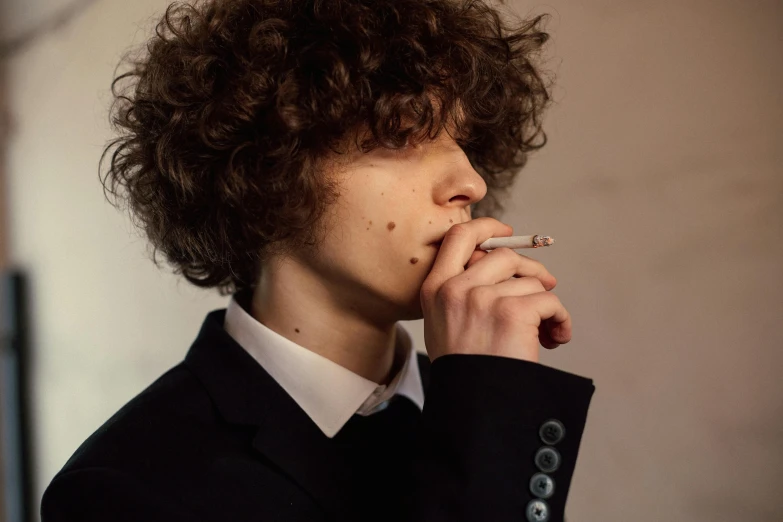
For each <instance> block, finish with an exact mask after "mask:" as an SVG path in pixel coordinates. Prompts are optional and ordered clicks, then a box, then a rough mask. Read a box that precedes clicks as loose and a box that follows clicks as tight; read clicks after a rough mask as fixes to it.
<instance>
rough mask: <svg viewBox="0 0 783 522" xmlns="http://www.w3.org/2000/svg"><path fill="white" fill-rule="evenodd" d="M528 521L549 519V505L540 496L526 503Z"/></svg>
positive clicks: (535, 521) (537, 521)
mask: <svg viewBox="0 0 783 522" xmlns="http://www.w3.org/2000/svg"><path fill="white" fill-rule="evenodd" d="M526 514H527V520H528V522H546V521H547V520H549V506H548V505H547V503H546V502H544V501H543V500H541V499H540V498H534V499H533V500H531V501H530V502H528V503H527V513H526Z"/></svg>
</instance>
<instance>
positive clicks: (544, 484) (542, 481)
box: [530, 473, 555, 498]
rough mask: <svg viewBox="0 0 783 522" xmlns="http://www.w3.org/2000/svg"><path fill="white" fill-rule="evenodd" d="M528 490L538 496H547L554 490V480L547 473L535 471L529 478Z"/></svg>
mask: <svg viewBox="0 0 783 522" xmlns="http://www.w3.org/2000/svg"><path fill="white" fill-rule="evenodd" d="M530 492H531V493H532V494H534V495H535V496H537V497H538V498H549V497H551V496H552V493H554V492H555V481H554V480H552V478H551V477H550V476H549V475H544V474H543V473H536V474H535V475H533V477H532V478H531V479H530Z"/></svg>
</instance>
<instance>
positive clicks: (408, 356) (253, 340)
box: [224, 297, 424, 438]
mask: <svg viewBox="0 0 783 522" xmlns="http://www.w3.org/2000/svg"><path fill="white" fill-rule="evenodd" d="M396 327H397V346H396V348H397V349H398V350H402V351H404V353H405V362H404V364H403V366H402V368H401V369H400V371H399V372H398V373H397V374H396V375H395V376H394V378H393V379H392V381H391V382H390V383H389V384H388V385H383V384H378V383H376V382H373V381H371V380H369V379H366V378H364V377H362V376H361V375H358V374H356V373H354V372H352V371H351V370H349V369H347V368H344V367H343V366H340V365H339V364H337V363H335V362H334V361H332V360H330V359H327V358H326V357H324V356H322V355H320V354H317V353H315V352H313V351H311V350H308V349H307V348H305V347H304V346H301V345H299V344H297V343H295V342H293V341H291V340H290V339H288V338H286V337H283V336H282V335H280V334H279V333H277V332H275V331H274V330H272V329H271V328H269V327H268V326H266V325H265V324H263V323H261V322H260V321H258V320H257V319H255V318H254V317H253V316H251V315H250V314H249V313H248V312H247V311H246V310H245V309H244V308H243V307H242V306H241V305H240V304H239V303H238V302H237V300H236V297H232V298H231V301H230V302H229V304H228V308H227V310H226V319H225V322H224V328H225V330H226V332H228V334H229V335H230V336H231V337H232V338H233V339H234V340H235V341H236V342H237V343H238V344H239V345H240V346H241V347H242V348H244V349H245V350H246V351H247V352H248V353H249V354H250V355H251V356H252V357H253V359H255V360H256V361H257V362H258V363H259V364H260V365H261V366H262V367H263V368H264V370H266V371H267V373H269V375H271V376H272V378H273V379H275V381H277V383H278V384H279V385H280V386H281V387H282V388H283V389H284V390H285V391H286V392H287V393H288V395H290V396H291V398H292V399H294V401H296V403H297V404H298V405H299V407H301V408H302V409H303V410H304V411H305V413H307V415H308V416H309V417H310V418H311V419H312V420H313V422H315V424H316V425H317V426H318V427H319V428H320V429H321V431H323V432H324V434H325V435H326V436H327V437H329V438H331V437H334V436H335V434H337V432H338V431H340V429H341V428H342V427H343V426H344V425H345V423H346V422H348V419H350V418H351V416H352V415H354V414H359V415H370V414H372V413H375V412H376V411H380V410H382V409H383V408H385V406H386V405H387V404H388V402H387V401H388V400H389V399H391V398H392V396H394V395H395V394H399V395H404V396H406V397H408V398H409V399H410V400H412V401H413V403H414V404H416V405H417V406H418V407H419V409H420V410H421V409H422V408H423V407H424V388H423V386H422V382H421V375H420V374H419V363H418V360H417V358H416V350H415V348H414V346H413V342H412V341H411V337H410V334H409V333H408V332H407V331H406V330H405V329H404V328H403V327H402V326H401V325H400V324H399V323H397V325H396Z"/></svg>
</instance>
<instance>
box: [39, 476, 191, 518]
mask: <svg viewBox="0 0 783 522" xmlns="http://www.w3.org/2000/svg"><path fill="white" fill-rule="evenodd" d="M109 520H111V521H114V522H131V521H133V522H138V521H140V520H143V521H145V522H164V521H165V522H180V521H182V522H184V521H186V520H187V521H193V522H198V521H199V520H200V519H199V518H198V517H197V516H194V515H193V514H192V513H188V512H186V511H185V510H184V509H182V508H181V507H179V506H177V505H175V504H174V503H173V501H172V500H171V499H170V498H168V499H167V498H164V497H163V496H161V495H159V494H158V493H155V492H154V491H152V490H151V489H150V488H148V487H146V486H145V485H144V484H142V483H141V482H140V481H139V480H137V479H135V478H133V477H130V476H128V475H126V474H124V473H121V472H119V471H116V470H112V469H107V468H83V469H78V470H74V471H69V472H66V473H62V474H59V475H58V476H56V477H55V478H54V480H52V482H51V484H50V485H49V487H47V488H46V491H45V492H44V495H43V498H42V500H41V522H98V521H101V522H106V521H109Z"/></svg>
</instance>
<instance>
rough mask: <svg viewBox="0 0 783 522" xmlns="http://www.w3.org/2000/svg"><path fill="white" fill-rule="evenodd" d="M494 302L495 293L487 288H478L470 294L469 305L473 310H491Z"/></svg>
mask: <svg viewBox="0 0 783 522" xmlns="http://www.w3.org/2000/svg"><path fill="white" fill-rule="evenodd" d="M493 300H494V297H493V292H492V290H491V289H490V288H489V287H486V286H478V287H475V288H472V289H471V290H470V291H469V292H468V304H469V305H470V307H471V308H472V309H478V310H483V309H486V308H489V306H490V305H491V304H492V301H493Z"/></svg>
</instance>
